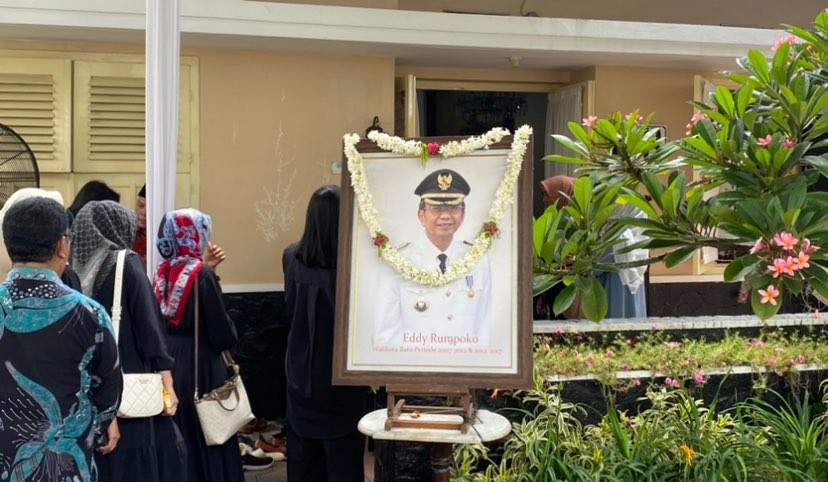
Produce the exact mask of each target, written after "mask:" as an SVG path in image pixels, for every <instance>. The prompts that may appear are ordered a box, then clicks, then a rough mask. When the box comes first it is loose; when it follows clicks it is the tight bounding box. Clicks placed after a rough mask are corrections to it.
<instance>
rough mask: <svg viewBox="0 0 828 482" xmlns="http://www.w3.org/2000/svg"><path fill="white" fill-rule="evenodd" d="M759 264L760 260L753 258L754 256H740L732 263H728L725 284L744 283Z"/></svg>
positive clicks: (725, 271)
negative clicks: (745, 278) (743, 279)
mask: <svg viewBox="0 0 828 482" xmlns="http://www.w3.org/2000/svg"><path fill="white" fill-rule="evenodd" d="M758 264H759V258H757V257H756V256H753V255H752V254H749V255H745V256H740V257H738V258H736V259H734V260H733V261H731V262H730V263H728V265H727V267H726V268H725V270H724V281H725V283H733V282H736V281H742V278H744V277H745V276H746V275H747V274H749V273H750V272H751V271H753V269H754V268H755V267H756V265H758Z"/></svg>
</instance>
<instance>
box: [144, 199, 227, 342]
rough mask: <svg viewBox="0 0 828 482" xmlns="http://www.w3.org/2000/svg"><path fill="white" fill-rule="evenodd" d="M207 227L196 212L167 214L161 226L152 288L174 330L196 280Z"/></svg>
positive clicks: (207, 237) (203, 217) (203, 216)
mask: <svg viewBox="0 0 828 482" xmlns="http://www.w3.org/2000/svg"><path fill="white" fill-rule="evenodd" d="M211 226H212V222H211V221H210V216H208V215H206V214H204V213H202V212H200V211H198V210H196V209H179V210H177V211H170V212H168V213H167V214H165V215H164V220H163V221H162V222H161V229H160V230H159V233H158V242H157V245H158V251H159V252H160V253H161V256H162V257H163V258H164V261H162V262H161V264H160V265H158V269H157V270H156V272H155V277H154V278H153V281H152V287H153V289H154V290H155V297H156V298H158V303H159V304H160V305H161V312H162V313H163V314H164V316H165V317H166V318H167V320H169V322H170V323H172V324H173V325H175V326H178V325H179V324H180V323H181V318H182V317H183V316H184V307H185V306H187V299H188V298H189V296H190V292H191V291H192V288H193V284H194V283H196V282H197V280H198V273H199V272H200V271H201V266H202V256H203V255H204V251H205V250H206V249H207V242H208V241H209V240H210V231H211Z"/></svg>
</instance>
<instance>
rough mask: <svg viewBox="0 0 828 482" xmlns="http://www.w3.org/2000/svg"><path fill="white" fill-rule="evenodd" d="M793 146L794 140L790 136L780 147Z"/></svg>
mask: <svg viewBox="0 0 828 482" xmlns="http://www.w3.org/2000/svg"><path fill="white" fill-rule="evenodd" d="M794 147H796V140H794V139H791V138H790V137H789V138H787V139H785V140H784V141H783V142H782V148H784V149H793V148H794Z"/></svg>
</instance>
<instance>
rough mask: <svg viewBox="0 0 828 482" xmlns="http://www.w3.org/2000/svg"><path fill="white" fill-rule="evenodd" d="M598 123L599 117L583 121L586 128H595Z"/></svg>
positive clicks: (592, 116)
mask: <svg viewBox="0 0 828 482" xmlns="http://www.w3.org/2000/svg"><path fill="white" fill-rule="evenodd" d="M597 123H598V116H594V115H591V116H589V117H584V118H583V119H581V125H582V126H584V127H595V124H597Z"/></svg>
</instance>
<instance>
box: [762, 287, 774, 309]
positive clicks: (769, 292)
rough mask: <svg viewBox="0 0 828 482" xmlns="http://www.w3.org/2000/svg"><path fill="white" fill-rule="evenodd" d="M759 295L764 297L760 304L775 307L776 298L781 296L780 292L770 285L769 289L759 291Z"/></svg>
mask: <svg viewBox="0 0 828 482" xmlns="http://www.w3.org/2000/svg"><path fill="white" fill-rule="evenodd" d="M759 295H760V296H761V297H762V299H761V300H759V302H760V303H762V304H765V303H770V304H772V305H773V306H776V297H777V296H779V290H778V289H776V287H775V286H774V285H768V289H766V290H759Z"/></svg>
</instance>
